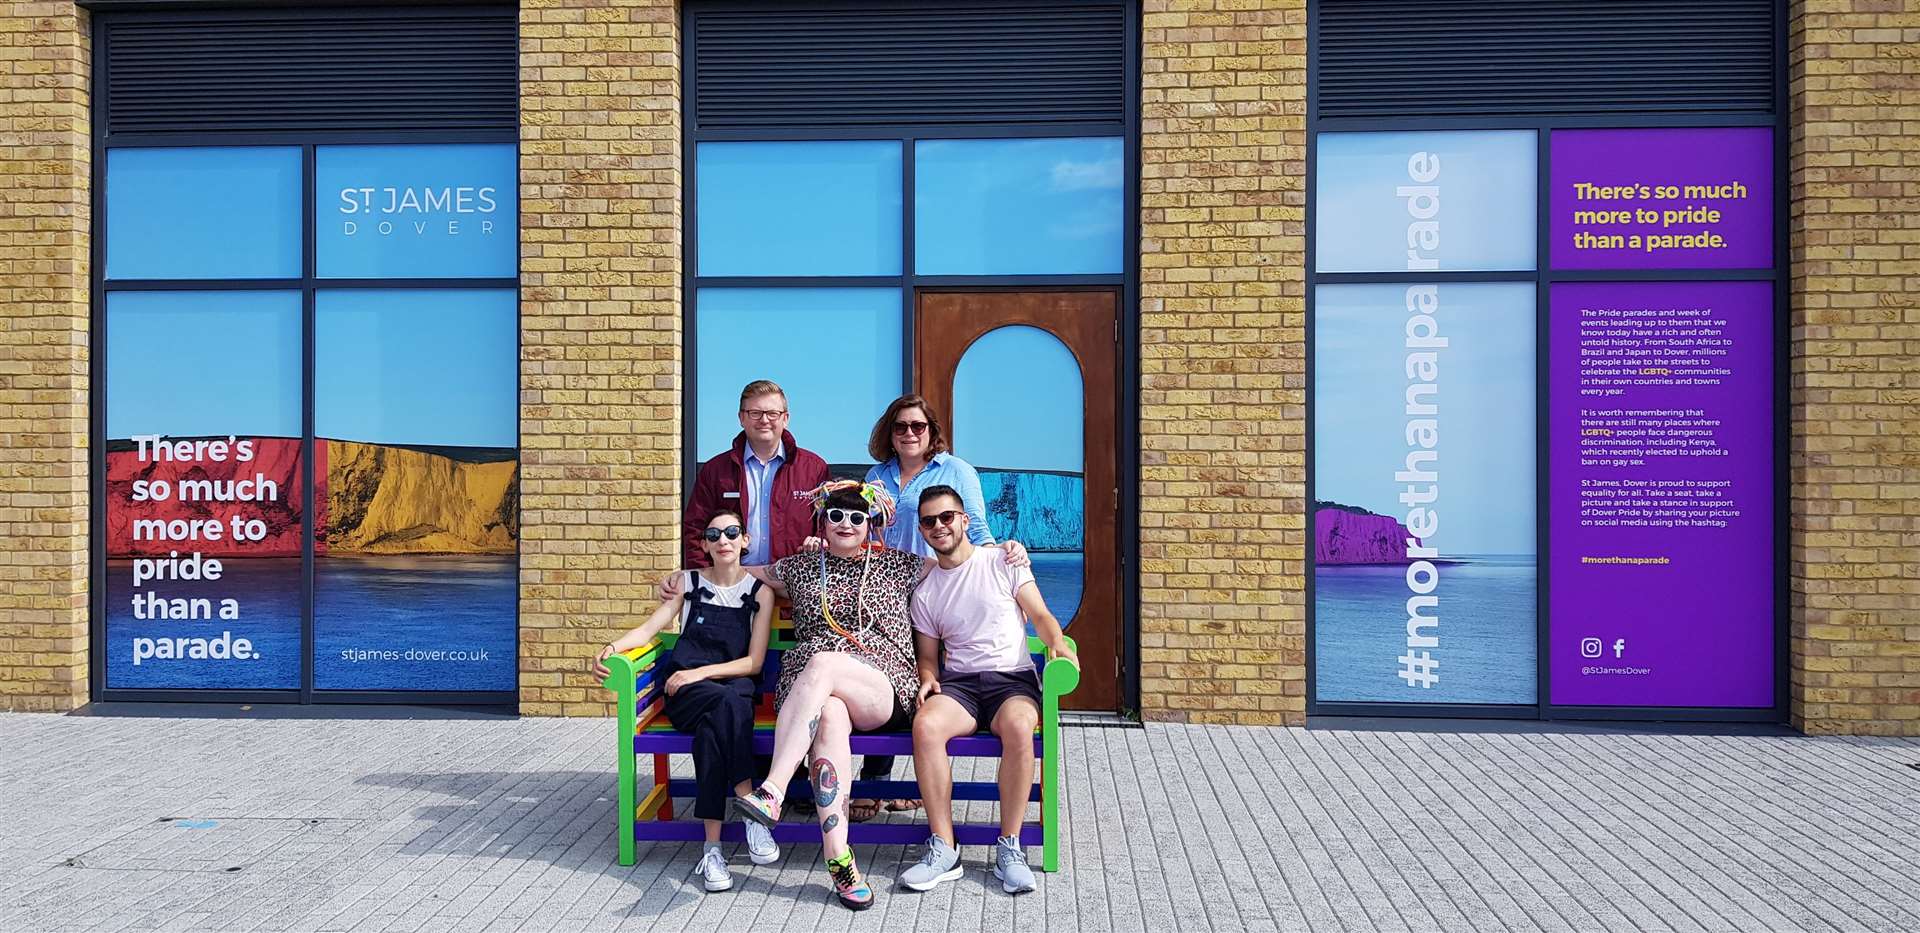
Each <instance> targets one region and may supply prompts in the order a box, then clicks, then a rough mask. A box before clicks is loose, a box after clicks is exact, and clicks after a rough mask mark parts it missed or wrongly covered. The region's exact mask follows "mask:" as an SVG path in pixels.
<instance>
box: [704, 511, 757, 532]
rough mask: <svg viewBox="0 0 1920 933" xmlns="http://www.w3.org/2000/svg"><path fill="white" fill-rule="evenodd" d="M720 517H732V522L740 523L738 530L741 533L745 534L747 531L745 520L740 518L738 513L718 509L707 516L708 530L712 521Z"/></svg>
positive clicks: (711, 525)
mask: <svg viewBox="0 0 1920 933" xmlns="http://www.w3.org/2000/svg"><path fill="white" fill-rule="evenodd" d="M722 515H730V516H732V517H733V520H734V521H736V522H739V523H740V530H741V531H742V532H745V531H746V530H747V520H746V519H745V518H744V517H742V516H741V515H740V513H739V512H736V511H734V510H732V509H720V510H719V511H717V512H714V513H713V514H712V515H709V516H707V527H709V528H711V527H713V520H714V519H716V518H719V517H720V516H722Z"/></svg>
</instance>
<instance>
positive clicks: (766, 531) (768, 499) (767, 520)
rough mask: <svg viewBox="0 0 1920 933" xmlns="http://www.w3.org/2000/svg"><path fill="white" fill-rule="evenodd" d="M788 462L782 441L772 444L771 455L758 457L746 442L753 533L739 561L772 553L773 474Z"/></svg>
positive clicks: (756, 561)
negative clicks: (767, 457)
mask: <svg viewBox="0 0 1920 933" xmlns="http://www.w3.org/2000/svg"><path fill="white" fill-rule="evenodd" d="M785 462H787V445H786V443H785V442H782V443H781V444H780V446H778V447H776V448H774V451H773V459H771V460H761V459H760V457H759V456H758V455H757V454H755V453H754V452H753V445H752V444H748V445H747V449H746V458H745V463H746V467H747V528H746V532H747V534H749V535H752V536H753V539H752V541H751V543H749V544H748V545H747V553H745V554H743V555H741V556H740V563H742V564H747V565H750V566H758V565H760V564H765V563H769V562H770V561H771V558H772V556H773V519H772V515H773V507H772V503H773V474H775V473H778V472H780V465H781V464H783V463H785Z"/></svg>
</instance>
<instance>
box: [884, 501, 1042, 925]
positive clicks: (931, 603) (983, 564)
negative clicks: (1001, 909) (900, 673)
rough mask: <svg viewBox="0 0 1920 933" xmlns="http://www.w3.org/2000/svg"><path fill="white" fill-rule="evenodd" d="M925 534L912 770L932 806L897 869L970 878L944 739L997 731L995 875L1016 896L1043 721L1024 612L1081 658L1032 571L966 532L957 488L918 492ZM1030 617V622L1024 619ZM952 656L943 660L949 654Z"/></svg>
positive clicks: (1026, 880) (932, 877)
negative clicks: (911, 856)
mask: <svg viewBox="0 0 1920 933" xmlns="http://www.w3.org/2000/svg"><path fill="white" fill-rule="evenodd" d="M919 517H920V534H921V536H922V537H924V538H926V540H927V543H928V544H929V545H931V546H932V547H933V552H934V558H935V563H934V566H933V567H932V568H931V569H930V570H928V571H927V576H926V579H924V580H922V581H921V582H920V586H919V588H918V589H916V590H914V593H913V639H914V647H915V649H916V653H917V654H918V655H919V666H920V711H919V714H918V715H916V716H915V717H914V720H913V770H914V774H915V775H917V776H918V777H919V779H920V796H921V797H922V798H923V799H924V800H925V802H926V808H927V823H928V825H929V828H930V829H932V830H933V835H931V836H929V837H928V838H927V854H926V855H925V857H923V858H921V860H920V863H919V864H917V865H914V866H912V867H910V868H908V869H907V870H906V871H905V872H902V873H901V875H900V883H901V884H902V885H904V886H905V887H907V888H910V889H912V890H915V891H926V890H930V889H932V888H933V887H934V886H936V885H938V884H940V882H942V881H952V880H953V879H955V878H958V877H960V876H961V874H963V869H961V868H960V853H959V850H958V849H956V848H955V847H954V841H953V764H952V761H951V760H950V759H948V757H947V740H949V739H952V738H954V737H956V736H962V735H971V734H973V733H974V732H977V731H979V730H980V729H981V728H990V729H992V730H993V734H994V735H996V736H999V737H1000V745H1001V749H1002V751H1001V757H1000V841H999V843H998V844H997V845H996V846H994V853H995V865H994V874H995V875H996V876H998V877H999V879H1000V885H1001V887H1002V888H1003V889H1005V890H1006V892H1007V893H1009V894H1018V893H1020V892H1022V891H1031V890H1033V886H1034V881H1033V869H1032V868H1030V867H1029V866H1028V865H1027V853H1026V849H1025V848H1024V847H1022V846H1021V845H1020V824H1021V823H1022V822H1024V821H1025V820H1026V816H1027V798H1028V796H1029V795H1030V794H1031V791H1032V787H1033V730H1034V728H1035V727H1036V726H1038V725H1039V723H1040V678H1039V675H1038V674H1037V672H1036V671H1035V670H1034V666H1033V656H1032V655H1030V654H1028V653H1027V626H1026V621H1025V619H1032V620H1033V628H1034V631H1035V632H1036V633H1037V634H1038V635H1039V636H1040V640H1041V641H1043V642H1045V643H1046V645H1047V654H1048V656H1049V657H1062V658H1066V659H1068V660H1069V661H1072V662H1073V663H1074V664H1075V665H1076V666H1077V665H1078V664H1079V663H1080V661H1079V659H1078V658H1077V657H1075V656H1074V653H1073V648H1072V647H1071V646H1069V645H1068V644H1067V638H1066V635H1064V634H1063V633H1062V632H1061V631H1060V623H1059V622H1058V621H1056V620H1055V619H1054V617H1053V613H1051V612H1048V611H1047V604H1046V602H1045V601H1044V600H1042V599H1041V598H1040V588H1039V587H1038V586H1037V585H1035V584H1034V582H1033V571H1031V570H1029V569H1027V568H1026V567H1014V566H1009V565H1008V564H1007V562H1006V560H1005V559H1004V555H1003V554H1002V553H1001V551H1000V548H999V547H997V546H986V547H977V546H975V545H974V544H973V543H972V542H971V541H969V540H968V539H967V524H968V521H969V519H968V518H967V512H966V508H965V506H963V505H961V504H960V494H959V493H958V492H955V491H954V489H953V487H951V486H929V487H927V488H926V490H924V491H923V492H921V493H920V516H919ZM1023 614H1024V618H1023ZM943 649H944V652H945V660H944V662H943V661H942V657H941V654H942V651H943Z"/></svg>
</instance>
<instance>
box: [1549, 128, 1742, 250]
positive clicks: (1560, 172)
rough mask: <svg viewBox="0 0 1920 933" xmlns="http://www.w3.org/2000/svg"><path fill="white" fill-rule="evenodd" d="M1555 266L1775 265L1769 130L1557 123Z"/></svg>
mask: <svg viewBox="0 0 1920 933" xmlns="http://www.w3.org/2000/svg"><path fill="white" fill-rule="evenodd" d="M1550 149H1551V151H1552V156H1551V158H1552V170H1551V172H1550V181H1551V187H1552V205H1551V219H1550V221H1549V223H1548V226H1549V230H1548V232H1549V235H1550V237H1551V239H1552V248H1551V250H1550V254H1551V262H1552V265H1553V268H1555V269H1766V268H1771V267H1772V265H1773V236H1774V228H1773V131H1772V130H1770V129H1766V128H1764V127H1721V128H1715V129H1649V130H1621V129H1610V130H1555V131H1554V133H1553V137H1552V140H1551V143H1550Z"/></svg>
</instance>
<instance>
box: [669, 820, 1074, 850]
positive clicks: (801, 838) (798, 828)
mask: <svg viewBox="0 0 1920 933" xmlns="http://www.w3.org/2000/svg"><path fill="white" fill-rule="evenodd" d="M927 832H928V830H927V824H925V823H855V824H853V825H852V826H851V827H848V829H847V839H848V841H849V842H852V843H853V844H854V845H913V844H915V843H921V842H925V841H927ZM953 836H954V842H956V843H958V844H959V845H963V846H968V845H972V846H990V845H993V844H994V843H995V842H997V841H999V839H1000V827H999V826H998V825H988V824H985V823H956V824H954V827H953ZM1044 836H1045V833H1043V832H1042V830H1041V827H1040V824H1039V823H1023V824H1021V826H1020V844H1021V845H1023V846H1033V847H1038V846H1040V845H1042V844H1044V842H1045V839H1044ZM633 838H634V839H636V840H638V841H640V842H698V841H700V840H702V839H705V838H707V831H706V827H705V826H703V825H702V824H701V823H700V821H699V820H641V821H639V822H637V823H635V824H633ZM773 838H774V839H776V840H778V841H780V842H785V843H813V844H815V845H818V844H819V842H820V827H819V826H817V825H815V824H813V823H784V822H783V823H780V824H779V825H777V826H775V827H774V828H773ZM720 839H721V841H723V842H741V841H744V840H745V839H746V829H745V828H744V827H742V826H741V825H740V823H739V822H738V821H734V822H730V823H727V824H725V825H723V826H721V827H720Z"/></svg>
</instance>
